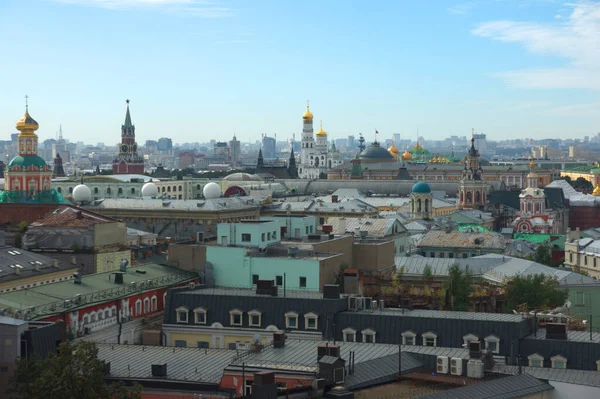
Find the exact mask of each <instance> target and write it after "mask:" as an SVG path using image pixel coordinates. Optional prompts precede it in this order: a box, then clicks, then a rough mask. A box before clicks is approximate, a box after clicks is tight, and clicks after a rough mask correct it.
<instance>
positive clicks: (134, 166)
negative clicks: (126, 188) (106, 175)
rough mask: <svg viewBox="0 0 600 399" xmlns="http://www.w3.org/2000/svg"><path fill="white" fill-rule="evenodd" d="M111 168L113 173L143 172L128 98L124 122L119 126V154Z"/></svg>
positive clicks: (142, 158)
mask: <svg viewBox="0 0 600 399" xmlns="http://www.w3.org/2000/svg"><path fill="white" fill-rule="evenodd" d="M112 170H113V174H114V175H123V174H143V173H144V157H143V156H142V155H140V154H138V145H137V142H136V141H135V126H134V125H133V123H132V122H131V115H130V113H129V100H127V112H126V114H125V123H124V124H123V125H122V126H121V144H120V145H119V154H118V155H117V156H116V157H115V159H114V160H113V166H112Z"/></svg>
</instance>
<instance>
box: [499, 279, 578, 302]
mask: <svg viewBox="0 0 600 399" xmlns="http://www.w3.org/2000/svg"><path fill="white" fill-rule="evenodd" d="M505 295H506V305H505V307H506V308H505V310H506V311H507V312H512V311H513V310H514V309H517V307H518V305H521V304H524V303H526V304H527V306H528V307H529V308H532V309H533V308H538V309H539V308H543V307H547V308H555V307H557V306H562V305H563V304H564V303H565V300H566V299H567V297H568V296H569V293H568V291H567V290H566V289H560V288H558V280H556V278H555V277H554V276H546V275H544V274H541V273H540V274H533V275H529V276H515V277H512V278H511V279H508V280H507V281H506V289H505Z"/></svg>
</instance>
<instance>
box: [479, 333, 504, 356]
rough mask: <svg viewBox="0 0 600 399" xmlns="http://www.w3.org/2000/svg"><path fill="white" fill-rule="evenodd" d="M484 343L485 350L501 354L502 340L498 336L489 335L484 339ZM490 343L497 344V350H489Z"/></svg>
mask: <svg viewBox="0 0 600 399" xmlns="http://www.w3.org/2000/svg"><path fill="white" fill-rule="evenodd" d="M483 341H484V342H485V349H486V350H487V351H490V352H492V353H495V354H498V353H500V338H499V337H498V336H496V335H493V334H492V335H488V336H487V337H485V338H484V339H483ZM490 342H494V343H495V344H496V349H495V350H490V349H489V344H490Z"/></svg>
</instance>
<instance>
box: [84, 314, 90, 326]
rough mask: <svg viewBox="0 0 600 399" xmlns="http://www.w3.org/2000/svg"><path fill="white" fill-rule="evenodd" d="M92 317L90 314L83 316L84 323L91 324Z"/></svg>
mask: <svg viewBox="0 0 600 399" xmlns="http://www.w3.org/2000/svg"><path fill="white" fill-rule="evenodd" d="M89 323H90V318H89V317H88V316H83V325H86V324H89Z"/></svg>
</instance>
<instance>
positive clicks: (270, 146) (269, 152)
mask: <svg viewBox="0 0 600 399" xmlns="http://www.w3.org/2000/svg"><path fill="white" fill-rule="evenodd" d="M276 144H277V143H276V141H275V138H273V137H269V136H267V135H264V136H263V138H262V153H263V157H265V158H267V159H268V158H275V154H276V153H277V146H276Z"/></svg>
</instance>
